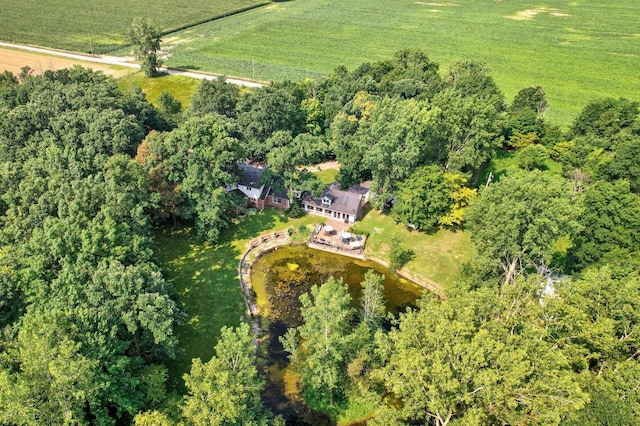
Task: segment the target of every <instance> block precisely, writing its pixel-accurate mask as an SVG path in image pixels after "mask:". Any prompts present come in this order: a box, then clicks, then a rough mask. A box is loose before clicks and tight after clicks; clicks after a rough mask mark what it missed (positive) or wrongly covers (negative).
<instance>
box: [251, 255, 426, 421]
mask: <svg viewBox="0 0 640 426" xmlns="http://www.w3.org/2000/svg"><path fill="white" fill-rule="evenodd" d="M370 269H373V270H375V271H376V272H377V273H378V274H380V275H383V276H384V281H383V285H384V296H385V299H386V306H387V310H388V311H389V312H392V313H394V314H396V315H397V314H398V313H400V312H404V311H405V310H406V308H407V307H410V306H414V305H415V303H416V299H417V298H419V297H420V296H421V295H422V292H423V289H422V288H421V287H419V286H417V285H416V284H415V283H412V282H410V281H408V280H406V279H404V278H401V277H398V276H397V275H395V274H392V273H391V272H389V270H388V269H386V268H385V267H384V266H382V265H380V264H378V263H375V262H370V261H363V260H359V259H353V258H349V257H345V256H341V255H338V254H334V253H328V252H324V251H319V250H315V249H310V248H308V247H306V246H304V245H297V246H284V247H280V248H277V249H275V250H274V251H272V252H270V253H267V254H264V255H263V256H262V257H260V258H259V259H257V260H256V261H255V262H254V264H253V268H252V272H251V277H252V278H251V281H252V285H253V288H254V290H255V291H256V295H257V301H258V305H259V306H260V312H261V314H262V315H263V316H264V317H266V318H268V320H269V321H268V323H269V330H268V334H269V339H268V343H266V344H265V345H267V348H266V353H267V356H266V365H265V378H266V381H267V384H266V387H265V390H264V392H263V394H262V399H263V402H264V404H265V406H267V407H268V408H269V409H271V411H272V412H273V413H274V414H282V415H283V416H284V417H285V418H286V419H287V424H313V425H322V424H332V423H331V421H330V420H329V419H328V418H327V417H325V416H323V415H322V414H320V413H315V412H312V411H311V410H309V409H308V407H306V405H305V404H304V403H303V401H302V399H301V397H300V395H299V392H298V389H297V387H296V382H297V381H296V378H295V376H293V375H292V374H291V372H289V371H288V370H287V364H288V359H287V354H286V352H284V350H283V349H282V345H281V344H280V341H279V337H280V336H282V335H284V333H285V332H286V331H287V328H289V327H296V326H298V325H300V324H301V321H302V318H301V316H300V301H299V298H300V295H301V294H303V293H306V292H308V291H309V290H310V289H311V287H312V286H313V285H314V284H322V283H323V282H325V281H326V280H327V279H328V278H329V277H331V276H333V277H335V278H342V280H343V281H344V282H345V283H346V284H347V285H348V287H349V293H350V294H351V297H352V304H353V306H354V307H355V308H357V307H358V306H359V298H360V294H361V292H362V287H361V285H360V283H361V282H362V281H363V280H364V274H365V273H366V272H367V271H368V270H370Z"/></svg>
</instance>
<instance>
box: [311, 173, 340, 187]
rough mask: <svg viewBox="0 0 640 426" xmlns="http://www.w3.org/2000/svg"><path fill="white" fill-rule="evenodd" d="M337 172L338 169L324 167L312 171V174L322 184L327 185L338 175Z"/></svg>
mask: <svg viewBox="0 0 640 426" xmlns="http://www.w3.org/2000/svg"><path fill="white" fill-rule="evenodd" d="M338 173H340V169H326V170H318V171H317V172H313V174H314V175H316V176H317V177H318V179H320V182H322V183H323V184H324V185H329V184H332V183H333V182H335V181H336V179H337V177H338Z"/></svg>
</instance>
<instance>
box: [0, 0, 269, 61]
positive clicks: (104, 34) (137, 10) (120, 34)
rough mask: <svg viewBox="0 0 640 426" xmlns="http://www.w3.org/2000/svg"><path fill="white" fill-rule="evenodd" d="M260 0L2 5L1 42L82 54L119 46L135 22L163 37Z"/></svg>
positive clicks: (48, 0)
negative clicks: (150, 25) (137, 19)
mask: <svg viewBox="0 0 640 426" xmlns="http://www.w3.org/2000/svg"><path fill="white" fill-rule="evenodd" d="M262 3H266V2H265V1H264V0H215V1H211V0H153V1H148V0H145V1H139V0H136V1H127V0H103V1H99V2H97V1H86V0H38V1H15V0H0V11H1V12H0V40H2V41H8V42H13V43H20V44H35V45H39V46H47V47H53V48H58V49H65V50H74V51H80V52H89V53H92V52H96V53H100V52H105V51H109V50H113V49H115V48H118V47H120V46H122V44H123V43H124V41H125V37H126V32H127V28H128V27H129V25H131V21H132V20H133V18H134V17H135V16H146V17H147V18H149V19H150V20H151V21H152V22H153V24H154V25H155V26H156V27H158V28H159V29H160V30H161V31H164V32H167V31H172V30H175V29H178V28H183V27H184V26H187V25H190V24H193V23H196V22H202V21H204V20H207V19H211V18H214V17H216V16H221V15H224V14H227V13H229V12H233V11H236V10H240V9H244V8H247V7H250V6H253V5H258V4H262Z"/></svg>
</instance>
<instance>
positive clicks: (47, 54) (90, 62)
mask: <svg viewBox="0 0 640 426" xmlns="http://www.w3.org/2000/svg"><path fill="white" fill-rule="evenodd" d="M75 64H78V65H81V66H83V67H87V68H92V69H94V70H100V71H103V72H104V73H105V74H107V75H112V76H114V77H121V76H123V75H126V74H128V73H130V72H131V70H132V69H133V70H137V69H139V68H140V66H139V65H138V64H136V63H134V62H133V59H132V58H128V57H119V56H107V55H102V56H92V55H80V54H77V53H70V52H61V51H57V50H51V49H43V48H40V47H34V46H24V45H18V44H12V43H4V42H0V72H3V71H5V70H9V71H11V72H12V73H14V74H18V73H19V72H20V70H21V69H22V67H24V66H25V65H28V66H29V67H31V68H32V69H33V70H34V71H35V72H36V73H42V72H44V71H46V70H57V69H61V68H68V67H70V66H73V65H75ZM160 72H164V73H167V74H171V75H183V76H186V77H192V78H198V79H207V80H213V79H215V78H217V77H218V75H216V74H204V73H198V72H192V71H183V70H176V69H171V68H160ZM226 81H227V82H229V83H232V84H237V85H239V86H245V87H262V86H264V84H263V83H259V82H255V81H249V80H242V79H237V78H227V79H226Z"/></svg>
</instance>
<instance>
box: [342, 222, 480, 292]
mask: <svg viewBox="0 0 640 426" xmlns="http://www.w3.org/2000/svg"><path fill="white" fill-rule="evenodd" d="M353 230H354V232H356V233H366V234H369V239H368V240H367V246H366V249H365V254H366V255H367V256H368V257H372V258H377V259H382V260H385V261H386V260H388V259H389V253H390V249H391V240H392V239H393V237H394V236H398V237H399V238H400V240H401V241H402V245H403V246H404V247H406V248H408V249H411V250H413V252H414V253H415V257H414V258H413V260H411V261H409V263H407V264H406V265H405V267H404V268H403V269H402V271H403V272H407V273H409V274H410V275H414V276H415V277H416V278H417V279H418V281H423V282H425V283H426V284H429V285H434V286H436V287H438V288H439V289H442V290H444V292H446V290H447V289H449V288H451V286H452V285H454V284H455V280H456V278H457V277H458V274H459V272H460V268H461V267H462V264H463V263H464V262H466V261H469V260H471V257H472V256H473V248H472V247H471V242H470V236H469V233H468V232H464V231H456V232H454V231H448V230H439V231H436V232H433V233H423V232H418V231H410V230H408V229H407V228H406V227H405V226H403V225H399V224H396V223H395V222H394V220H393V219H392V218H391V217H390V216H388V215H386V214H380V213H379V212H378V211H376V210H370V211H369V212H368V213H367V214H366V215H365V217H364V218H363V219H362V221H361V222H359V223H357V224H356V225H354V227H353Z"/></svg>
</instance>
